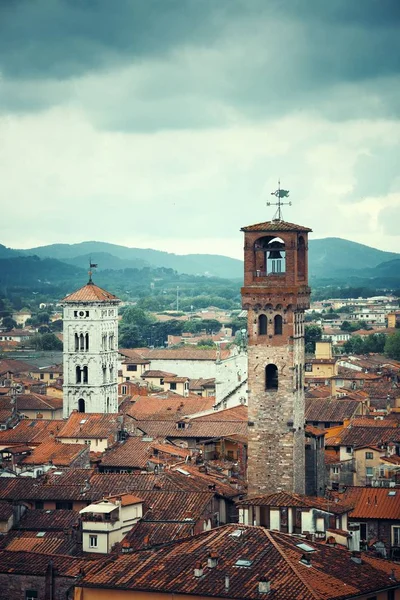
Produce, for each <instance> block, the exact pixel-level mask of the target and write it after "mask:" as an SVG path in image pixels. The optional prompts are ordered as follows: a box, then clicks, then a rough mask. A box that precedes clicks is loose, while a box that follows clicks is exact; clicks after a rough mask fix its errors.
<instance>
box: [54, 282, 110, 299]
mask: <svg viewBox="0 0 400 600" xmlns="http://www.w3.org/2000/svg"><path fill="white" fill-rule="evenodd" d="M61 302H77V303H81V302H112V303H113V304H115V303H117V302H119V298H117V296H114V295H113V294H110V292H107V291H106V290H103V289H102V288H101V287H99V286H97V285H95V284H94V283H91V282H89V283H87V284H86V285H84V286H83V287H81V288H79V290H77V291H76V292H73V293H72V294H69V295H68V296H66V297H65V298H63V299H62V300H61Z"/></svg>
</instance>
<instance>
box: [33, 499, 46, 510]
mask: <svg viewBox="0 0 400 600" xmlns="http://www.w3.org/2000/svg"><path fill="white" fill-rule="evenodd" d="M35 508H36V509H38V510H43V508H44V503H43V500H36V502H35Z"/></svg>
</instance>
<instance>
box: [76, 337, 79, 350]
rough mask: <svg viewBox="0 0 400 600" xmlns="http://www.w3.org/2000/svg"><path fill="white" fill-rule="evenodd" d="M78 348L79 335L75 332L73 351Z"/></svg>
mask: <svg viewBox="0 0 400 600" xmlns="http://www.w3.org/2000/svg"><path fill="white" fill-rule="evenodd" d="M78 350H79V335H78V334H77V333H76V334H75V352H78Z"/></svg>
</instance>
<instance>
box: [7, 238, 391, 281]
mask: <svg viewBox="0 0 400 600" xmlns="http://www.w3.org/2000/svg"><path fill="white" fill-rule="evenodd" d="M32 255H34V256H37V257H39V258H41V259H53V260H54V259H55V260H58V261H61V262H62V264H68V265H69V266H71V267H74V268H76V269H79V270H82V269H84V270H87V269H88V266H89V261H90V260H91V261H92V262H94V263H96V264H98V265H99V267H98V270H99V272H100V271H106V270H107V271H110V270H119V271H121V270H124V269H143V268H146V267H147V268H150V269H157V268H166V269H173V270H174V271H177V272H178V273H186V274H188V275H205V274H207V275H210V276H214V277H222V278H225V279H242V277H243V261H241V260H238V259H234V258H229V257H227V256H220V255H214V254H187V255H177V254H173V253H169V252H162V251H160V250H152V249H146V248H128V247H126V246H120V245H117V244H109V243H106V242H81V243H78V244H51V245H48V246H41V247H38V248H31V249H28V250H14V249H11V248H6V247H5V246H2V245H0V259H10V258H13V257H14V258H15V257H18V256H25V257H28V256H32ZM61 271H63V269H61ZM309 272H310V279H311V283H312V282H313V280H314V281H315V280H319V279H334V280H340V281H343V282H345V281H346V278H349V277H352V278H354V277H355V278H361V279H363V280H364V279H365V280H369V279H374V278H378V279H379V280H382V279H385V278H389V279H390V285H391V284H392V283H393V282H392V279H395V280H396V279H400V254H397V253H395V252H385V251H383V250H378V249H376V248H372V247H370V246H365V245H363V244H358V243H357V242H352V241H349V240H344V239H341V238H324V239H318V240H310V242H309ZM70 274H71V272H69V273H68V276H69V275H70ZM60 275H61V273H60ZM388 285H389V283H388Z"/></svg>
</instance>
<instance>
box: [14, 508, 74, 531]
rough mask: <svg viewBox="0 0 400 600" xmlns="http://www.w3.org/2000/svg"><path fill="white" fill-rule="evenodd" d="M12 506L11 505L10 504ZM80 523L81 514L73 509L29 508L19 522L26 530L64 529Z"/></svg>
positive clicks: (19, 526)
mask: <svg viewBox="0 0 400 600" xmlns="http://www.w3.org/2000/svg"><path fill="white" fill-rule="evenodd" d="M9 506H11V505H9ZM78 523H79V514H78V513H77V512H75V511H73V510H63V509H58V510H41V509H35V510H27V511H26V512H25V513H24V515H23V516H22V517H21V520H20V521H19V523H18V529H20V530H24V531H64V530H65V529H71V528H72V527H75V526H76V525H77V524H78Z"/></svg>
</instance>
